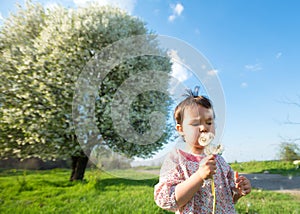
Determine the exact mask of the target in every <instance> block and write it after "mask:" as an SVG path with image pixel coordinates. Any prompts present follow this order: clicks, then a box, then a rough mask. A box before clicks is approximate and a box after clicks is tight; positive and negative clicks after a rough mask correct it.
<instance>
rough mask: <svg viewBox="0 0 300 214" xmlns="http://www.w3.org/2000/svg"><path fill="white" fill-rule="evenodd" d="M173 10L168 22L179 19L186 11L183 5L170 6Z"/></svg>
mask: <svg viewBox="0 0 300 214" xmlns="http://www.w3.org/2000/svg"><path fill="white" fill-rule="evenodd" d="M170 7H171V9H172V14H171V15H170V16H169V18H168V20H169V21H170V22H173V21H174V20H175V19H176V18H177V17H179V16H181V13H182V12H183V10H184V7H183V5H182V4H181V3H177V4H176V5H170Z"/></svg>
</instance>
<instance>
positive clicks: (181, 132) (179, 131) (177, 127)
mask: <svg viewBox="0 0 300 214" xmlns="http://www.w3.org/2000/svg"><path fill="white" fill-rule="evenodd" d="M176 130H177V131H178V133H179V134H180V135H183V130H182V126H181V125H180V124H176Z"/></svg>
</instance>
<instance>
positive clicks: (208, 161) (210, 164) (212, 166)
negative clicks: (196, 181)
mask: <svg viewBox="0 0 300 214" xmlns="http://www.w3.org/2000/svg"><path fill="white" fill-rule="evenodd" d="M216 170H217V166H216V160H215V156H214V155H210V156H208V157H206V158H204V159H203V160H202V161H201V163H200V166H199V169H198V171H199V174H200V176H201V178H202V179H203V180H205V179H208V178H211V177H212V176H213V175H214V174H216Z"/></svg>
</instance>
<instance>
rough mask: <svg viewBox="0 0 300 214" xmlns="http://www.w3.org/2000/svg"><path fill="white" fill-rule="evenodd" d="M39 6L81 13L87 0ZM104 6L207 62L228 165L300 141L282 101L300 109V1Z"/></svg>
mask: <svg viewBox="0 0 300 214" xmlns="http://www.w3.org/2000/svg"><path fill="white" fill-rule="evenodd" d="M16 2H17V1H15V0H12V1H5V3H3V2H1V5H0V18H1V19H3V18H5V17H7V16H8V13H9V11H14V10H15V8H16V7H15V3H16ZM18 2H20V3H23V1H18ZM39 2H40V3H42V4H43V5H45V7H52V6H53V5H55V4H57V3H58V4H61V5H64V6H66V7H76V6H78V5H84V3H85V2H86V1H85V0H43V1H42V0H41V1H39ZM99 2H101V3H102V4H113V5H117V6H119V7H121V8H123V9H125V10H127V11H128V12H129V13H130V14H132V15H134V16H137V17H139V18H141V19H142V20H144V21H145V22H146V23H147V27H148V28H149V29H151V30H153V31H154V32H156V33H157V34H162V35H168V36H172V37H176V38H178V39H181V40H183V41H185V42H187V43H189V44H190V45H191V46H193V47H194V48H196V49H197V50H199V51H200V52H201V53H202V54H204V55H205V57H206V58H207V59H208V60H209V61H210V63H211V64H212V66H213V67H214V69H215V71H216V72H217V74H218V76H219V78H220V81H221V83H222V86H223V89H224V94H225V100H226V125H225V130H224V134H223V139H222V142H223V144H224V145H225V149H226V150H225V153H224V156H225V158H226V159H227V160H228V161H235V160H237V161H249V160H270V159H275V158H277V156H276V155H277V151H278V145H279V143H280V142H281V141H282V138H281V137H298V138H299V133H300V132H299V130H300V125H288V124H285V122H286V120H287V118H289V120H291V121H294V122H300V107H296V106H294V105H290V104H286V103H285V101H288V100H291V101H298V102H299V103H300V88H299V80H300V71H299V70H300V54H299V52H300V42H299V41H300V39H299V38H300V13H299V9H300V1H297V0H287V1H279V0H278V1H273V0H272V1H271V0H263V1H262V0H243V1H240V0H226V1H225V0H210V1H209V0H206V1H203V0H189V1H173V0H166V1H163V0H110V1H108V0H102V1H101V0H100V1H99ZM190 87H194V86H193V85H191V86H190ZM217 131H218V130H217ZM298 143H300V142H298Z"/></svg>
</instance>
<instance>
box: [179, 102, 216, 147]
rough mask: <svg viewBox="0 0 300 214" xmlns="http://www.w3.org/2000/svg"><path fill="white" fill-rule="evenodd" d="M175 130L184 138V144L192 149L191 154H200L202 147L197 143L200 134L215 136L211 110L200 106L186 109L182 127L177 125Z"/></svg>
mask: <svg viewBox="0 0 300 214" xmlns="http://www.w3.org/2000/svg"><path fill="white" fill-rule="evenodd" d="M176 129H177V131H178V132H179V134H181V135H183V136H184V139H185V141H186V143H188V144H189V145H190V146H191V147H192V151H193V152H195V153H202V151H203V149H204V147H203V146H200V145H199V143H198V139H199V137H200V134H201V132H211V133H213V134H215V125H214V114H213V110H212V109H208V108H205V107H203V106H201V105H198V106H197V107H188V108H186V109H185V110H184V118H183V121H182V125H179V124H177V125H176Z"/></svg>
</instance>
